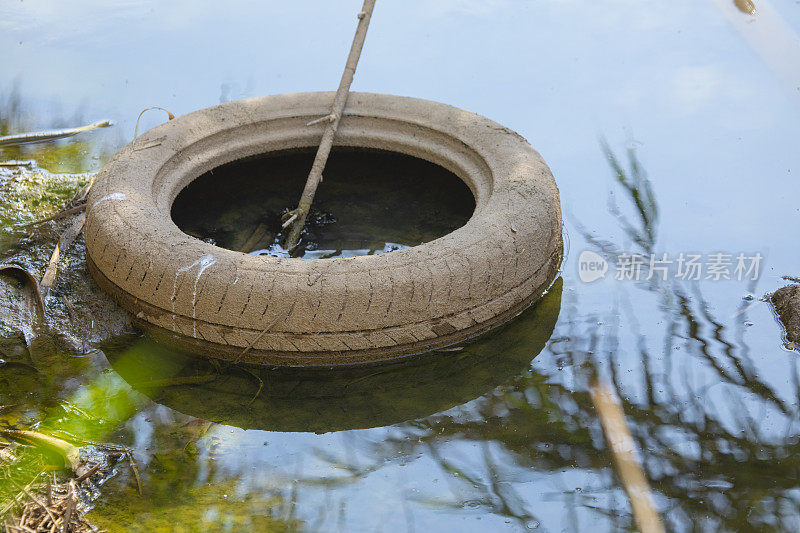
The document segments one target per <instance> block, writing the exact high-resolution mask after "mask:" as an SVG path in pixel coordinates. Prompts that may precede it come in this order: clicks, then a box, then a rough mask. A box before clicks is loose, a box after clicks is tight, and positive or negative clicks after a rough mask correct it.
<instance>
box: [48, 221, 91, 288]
mask: <svg viewBox="0 0 800 533" xmlns="http://www.w3.org/2000/svg"><path fill="white" fill-rule="evenodd" d="M85 221H86V213H81V214H80V215H78V216H77V217H76V218H75V220H74V221H73V222H72V225H71V226H70V227H68V228H67V231H65V232H64V234H63V235H62V236H61V239H59V241H58V244H56V249H55V250H53V255H51V256H50V263H49V264H48V265H47V270H45V272H44V276H42V281H41V282H39V287H40V289H41V291H42V298H47V294H48V293H49V292H50V288H51V287H52V286H53V285H54V284H55V282H56V273H57V270H58V262H59V260H60V259H61V254H64V253H66V252H67V250H69V248H70V246H72V242H73V241H74V240H75V238H76V237H77V236H78V234H79V233H80V232H81V230H82V229H83V224H84V222H85Z"/></svg>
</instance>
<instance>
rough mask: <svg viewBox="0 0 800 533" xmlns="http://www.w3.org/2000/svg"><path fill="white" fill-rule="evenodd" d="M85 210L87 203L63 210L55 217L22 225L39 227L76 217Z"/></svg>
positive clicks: (51, 216)
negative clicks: (72, 216) (52, 221)
mask: <svg viewBox="0 0 800 533" xmlns="http://www.w3.org/2000/svg"><path fill="white" fill-rule="evenodd" d="M84 209H86V204H85V203H83V204H80V205H76V206H73V207H67V208H65V209H62V210H61V211H59V212H58V213H56V214H54V215H50V216H49V217H46V218H42V219H39V220H34V221H33V222H26V223H25V224H21V226H22V227H23V228H24V227H28V226H38V225H40V224H44V223H45V222H50V221H51V220H59V219H62V218H66V217H68V216H70V215H74V214H75V213H80V212H81V211H83V210H84Z"/></svg>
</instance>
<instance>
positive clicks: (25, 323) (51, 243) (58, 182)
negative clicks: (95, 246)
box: [0, 165, 133, 360]
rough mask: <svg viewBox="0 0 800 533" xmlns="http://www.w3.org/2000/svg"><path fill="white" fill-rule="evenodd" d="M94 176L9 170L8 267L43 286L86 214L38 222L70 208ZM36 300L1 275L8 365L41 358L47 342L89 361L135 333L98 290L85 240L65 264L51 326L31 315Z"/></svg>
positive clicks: (5, 176)
mask: <svg viewBox="0 0 800 533" xmlns="http://www.w3.org/2000/svg"><path fill="white" fill-rule="evenodd" d="M91 177H92V175H91V174H89V173H80V174H54V173H50V172H48V171H46V170H44V169H41V168H38V167H36V166H35V165H32V167H31V168H27V167H22V168H16V169H2V172H0V227H1V228H2V229H1V230H0V249H2V250H3V253H2V255H1V256H0V264H4V265H13V266H17V267H20V268H22V269H24V270H25V271H27V272H28V273H30V274H31V276H32V277H33V278H35V279H41V278H42V276H43V275H44V273H45V271H46V270H47V266H48V263H49V261H50V257H51V255H52V253H53V250H54V249H55V248H56V244H57V243H58V241H59V238H60V236H61V235H62V234H63V233H64V232H65V231H66V230H67V229H68V228H69V227H70V225H71V224H72V221H73V218H74V217H75V216H78V214H77V213H76V214H75V215H72V216H67V217H64V218H61V219H59V220H54V221H49V222H44V223H42V224H35V221H37V220H42V219H44V218H47V217H48V216H50V215H52V214H53V213H55V212H57V211H58V210H59V209H61V208H62V207H63V206H64V205H67V204H68V202H70V200H71V199H72V198H73V196H74V195H75V194H76V191H78V190H80V189H81V188H82V187H83V186H84V185H86V183H87V182H88V181H89V180H90V179H91ZM3 274H6V272H4V273H3ZM28 293H29V291H28V288H27V287H26V286H25V284H24V283H22V282H20V280H19V279H16V278H15V277H13V276H9V275H0V359H5V360H15V359H20V358H26V357H30V358H34V359H35V355H34V354H33V353H28V352H29V351H31V350H34V351H35V348H36V347H37V346H38V344H40V343H41V342H45V341H46V342H47V343H50V344H52V343H56V344H59V345H63V346H59V349H61V350H64V351H66V352H71V353H74V354H83V353H87V352H89V351H92V350H93V349H94V347H95V346H96V345H97V343H100V342H102V341H105V340H107V339H108V338H110V337H112V336H114V335H119V334H121V333H124V332H126V331H132V329H133V327H132V325H131V322H130V320H129V317H128V315H127V314H126V313H125V312H124V311H123V310H122V309H121V308H119V307H118V306H117V304H116V303H115V302H114V301H113V300H111V299H110V298H109V297H107V296H106V295H105V294H103V293H102V292H100V291H99V290H98V288H97V286H96V285H95V283H94V280H93V279H92V278H91V276H90V275H89V272H88V270H87V267H86V250H85V246H84V241H83V235H79V236H78V238H77V239H76V240H75V242H74V244H73V245H72V246H71V247H70V249H69V250H68V251H67V252H66V253H65V254H63V256H62V257H61V258H60V260H59V261H58V267H57V270H56V278H55V283H54V285H53V287H52V289H51V290H50V291H49V294H48V295H47V297H46V298H45V300H44V315H45V320H44V321H43V323H37V321H36V320H35V317H33V316H31V313H30V312H27V310H26V309H27V308H28V307H29V302H28V301H27V300H28V299H29V298H30V296H29V294H28ZM45 333H46V334H45Z"/></svg>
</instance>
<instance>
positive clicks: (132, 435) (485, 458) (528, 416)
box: [0, 0, 800, 531]
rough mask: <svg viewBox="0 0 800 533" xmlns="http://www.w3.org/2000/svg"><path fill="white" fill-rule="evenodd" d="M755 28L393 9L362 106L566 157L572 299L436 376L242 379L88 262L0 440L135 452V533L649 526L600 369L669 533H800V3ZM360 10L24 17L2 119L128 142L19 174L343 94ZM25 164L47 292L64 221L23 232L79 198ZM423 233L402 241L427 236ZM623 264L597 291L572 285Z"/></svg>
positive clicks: (22, 344) (432, 368)
mask: <svg viewBox="0 0 800 533" xmlns="http://www.w3.org/2000/svg"><path fill="white" fill-rule="evenodd" d="M743 5H745V3H743V2H733V1H726V0H703V1H700V2H698V1H696V0H692V1H690V0H677V1H673V2H627V1H622V0H620V1H613V2H610V3H609V2H603V3H597V2H589V1H587V0H570V1H565V2H548V1H542V2H524V3H523V2H506V1H503V0H498V1H487V2H473V1H470V0H447V1H441V2H436V3H435V5H431V3H428V2H418V1H414V2H403V3H384V4H382V3H380V2H378V7H377V9H376V13H375V17H374V20H373V23H372V27H371V29H370V34H369V37H368V39H367V45H366V48H365V51H364V56H363V59H362V62H361V64H360V65H359V71H358V75H357V77H356V82H355V85H354V90H365V91H374V92H386V93H394V94H404V95H410V96H418V97H422V98H429V99H433V100H438V101H443V102H446V103H449V104H453V105H456V106H459V107H463V108H466V109H469V110H472V111H475V112H478V113H480V114H483V115H486V116H488V117H490V118H492V119H494V120H496V121H498V122H500V123H502V124H504V125H506V126H508V127H510V128H512V129H514V130H516V131H518V132H520V133H521V134H522V135H523V136H525V137H526V138H527V139H528V140H529V141H530V142H531V143H532V144H533V146H534V147H536V148H537V149H538V150H540V152H541V153H542V155H543V156H544V158H545V159H546V161H547V162H548V164H549V165H550V166H551V168H552V170H553V173H554V175H555V176H556V180H557V183H558V185H559V188H560V191H561V197H562V205H563V209H564V218H565V234H566V235H567V238H568V241H569V248H570V250H569V254H568V256H567V258H566V260H565V263H564V271H563V276H562V279H561V280H560V281H559V282H558V283H557V284H556V286H554V288H553V290H552V291H551V292H550V294H548V296H547V297H546V298H545V299H544V300H543V301H542V302H541V303H540V304H538V305H537V306H536V307H534V308H532V309H530V310H529V311H527V312H526V313H525V314H523V315H522V316H520V317H519V318H518V319H517V320H515V321H513V322H512V323H510V324H507V325H506V326H505V327H504V328H502V329H500V330H498V331H496V332H493V333H492V334H490V335H489V336H487V337H485V338H481V339H478V340H476V341H475V342H473V343H470V344H468V345H466V346H465V347H464V348H463V349H462V350H460V351H455V352H440V353H437V354H432V357H430V358H426V359H424V360H421V361H418V362H417V364H415V365H412V366H407V367H406V366H404V367H392V368H386V369H380V370H377V369H373V370H372V371H371V372H364V371H361V372H355V373H336V374H328V375H324V376H314V375H307V374H306V375H296V374H289V373H285V372H277V371H271V370H262V371H245V370H238V369H237V370H231V371H227V372H222V373H220V370H219V369H218V368H215V367H214V366H213V365H211V364H210V363H205V362H198V361H197V360H194V359H188V358H186V357H185V356H183V355H181V354H174V353H170V352H167V351H165V350H164V349H163V348H161V347H159V346H157V345H154V344H152V343H150V342H149V341H147V340H146V339H142V338H140V337H139V336H138V335H136V334H135V333H132V332H131V333H129V334H127V335H124V336H115V335H110V334H111V333H120V332H124V331H126V330H127V329H128V328H127V326H126V325H125V324H124V320H121V319H119V317H118V315H117V314H115V311H114V310H113V309H110V308H109V307H107V306H106V304H105V303H103V302H100V301H97V300H95V299H93V297H92V295H91V287H90V286H89V285H88V284H87V283H86V282H85V281H83V280H85V279H86V278H85V275H86V273H85V264H83V263H82V262H81V261H82V260H81V257H82V255H81V254H82V248H81V245H80V243H79V244H78V246H77V247H76V248H75V249H74V250H73V251H72V252H70V254H69V256H68V258H67V259H68V262H69V265H71V267H72V268H67V269H64V272H65V275H64V276H63V277H60V278H59V279H60V281H59V283H58V284H57V285H56V286H55V287H54V288H53V291H54V292H53V294H52V295H51V297H50V298H49V299H48V309H49V313H50V314H51V315H52V316H53V327H52V328H51V330H50V331H43V332H39V335H38V336H36V337H35V338H34V339H33V340H31V341H30V342H29V344H30V346H27V345H26V341H25V339H24V338H23V337H24V336H22V337H21V336H20V335H17V334H15V333H14V332H13V331H11V330H13V329H14V326H15V325H14V324H9V323H4V324H3V326H4V331H3V336H4V337H3V338H4V341H3V344H2V346H0V350H1V351H2V355H0V359H3V360H4V361H5V363H0V428H4V427H18V428H34V429H40V430H42V431H52V432H55V433H56V434H58V435H62V436H64V437H68V436H71V438H74V439H82V440H92V441H104V442H114V443H117V444H121V445H126V446H130V447H131V448H132V449H133V452H134V458H135V460H136V463H137V464H138V465H139V471H140V477H141V486H142V494H141V495H139V494H138V493H137V488H136V487H137V483H136V480H135V476H134V475H133V473H132V471H131V470H130V469H129V468H124V467H123V466H118V468H117V471H116V474H115V475H114V476H113V477H111V478H110V479H109V480H108V481H107V482H106V483H105V485H104V486H103V487H102V490H101V491H100V494H99V496H98V497H97V499H96V500H95V501H94V506H95V507H94V509H93V510H92V511H91V512H90V513H89V515H88V517H89V519H90V520H92V521H93V522H94V523H95V524H97V525H98V526H100V527H103V528H107V529H109V530H111V531H117V530H141V531H152V530H180V529H183V530H186V531H194V530H217V529H219V530H231V531H248V530H295V529H297V530H309V531H336V530H343V531H395V530H408V531H430V530H442V531H451V530H458V531H503V530H509V531H515V530H526V529H531V530H541V531H564V530H567V531H581V530H584V529H586V528H589V527H591V528H594V529H597V530H618V529H630V528H633V527H634V525H633V524H634V522H633V517H632V512H631V507H630V504H629V502H628V499H627V496H626V493H625V491H624V488H623V485H622V484H621V483H620V479H619V477H618V475H617V473H616V472H617V471H616V470H615V467H614V461H613V457H612V455H611V453H610V452H609V450H608V447H607V445H606V441H605V440H604V434H603V430H602V427H601V424H600V421H599V419H598V415H597V411H596V409H595V407H594V404H593V402H592V399H591V395H590V386H589V383H590V380H591V379H592V378H593V377H594V376H596V375H599V376H601V377H602V379H604V380H606V381H607V382H609V383H611V384H612V386H613V388H614V389H615V390H616V392H617V394H618V395H619V397H620V398H621V401H622V407H623V408H624V411H625V414H626V416H627V421H628V424H629V426H630V430H631V433H632V435H633V438H634V440H635V442H636V444H637V446H638V448H639V451H640V455H641V457H642V463H643V465H644V472H645V474H646V476H647V479H648V480H649V483H650V486H651V488H652V491H653V494H654V499H655V503H656V507H657V508H658V510H659V511H660V512H661V516H662V518H663V520H664V523H665V525H666V527H667V528H668V529H671V530H678V531H686V530H693V529H700V530H785V531H796V530H798V529H800V486H798V479H800V463H798V459H797V457H800V448H799V447H800V434H799V433H798V431H799V430H800V428H799V427H798V426H800V419H799V418H798V413H800V411H799V409H800V405H799V404H800V374H799V373H798V369H797V352H796V351H789V350H786V349H784V347H783V343H782V332H781V330H780V326H779V325H778V323H777V322H776V321H775V319H774V317H773V315H772V312H771V310H770V307H769V306H768V304H766V303H764V302H763V301H761V297H762V296H763V295H765V294H767V293H768V292H770V291H773V290H775V289H776V288H778V287H780V286H782V285H784V284H785V283H786V282H785V281H784V280H783V279H782V276H787V275H793V276H798V275H800V248H799V247H798V246H797V224H798V217H800V207H798V203H797V181H796V178H795V176H796V174H797V173H798V172H800V151H799V150H797V139H798V138H800V96H798V94H800V93H798V91H797V86H798V84H799V83H798V82H797V76H798V75H797V73H798V72H800V62H799V61H798V58H799V57H800V44H798V42H799V41H798V39H797V32H798V31H800V7H798V5H797V4H796V3H794V2H790V1H788V0H773V1H772V2H766V1H756V2H755V4H754V5H755V12H754V13H753V14H749V13H748V11H749V9H742V6H743ZM359 7H360V2H347V3H341V2H336V3H326V4H325V5H322V6H321V5H319V3H317V2H311V1H303V2H292V3H278V2H266V3H259V4H249V3H241V4H239V3H236V2H234V3H224V4H208V5H206V4H203V5H202V7H199V5H198V4H196V3H195V2H176V3H161V2H150V1H147V0H143V1H141V2H129V3H122V4H116V5H113V4H105V3H96V2H88V1H87V2H78V3H75V2H72V3H58V2H49V3H37V4H34V3H30V2H24V3H22V2H20V3H9V4H7V5H3V6H0V44H1V45H2V47H3V50H4V51H5V52H6V54H4V60H3V62H0V80H5V81H4V82H3V81H0V92H2V94H3V96H2V98H1V99H0V102H2V107H0V116H1V117H2V119H3V120H0V124H1V125H2V127H3V128H6V129H8V128H11V129H29V128H37V127H39V128H43V127H57V126H66V125H77V123H78V122H82V121H83V120H84V119H85V122H90V121H94V120H98V119H101V118H111V119H113V120H115V122H116V126H115V127H114V128H110V129H108V130H102V131H98V132H96V133H95V134H90V135H88V136H86V137H81V138H77V139H76V140H75V141H70V142H65V143H61V144H58V145H57V146H56V148H55V149H53V148H51V147H39V148H37V150H36V151H35V153H30V154H27V155H26V154H24V153H23V154H18V153H15V152H13V153H12V152H9V151H6V152H3V153H2V159H4V160H5V159H7V158H16V157H18V156H23V157H26V156H31V157H36V158H37V159H39V160H40V164H41V165H42V166H45V167H46V168H48V169H49V170H51V171H53V172H78V171H91V170H96V169H97V168H98V167H99V165H101V164H102V162H103V160H104V159H105V158H106V157H107V156H108V154H109V153H111V152H113V150H114V149H116V148H117V147H119V146H120V145H121V144H123V143H124V142H126V141H128V140H129V139H130V138H131V136H132V134H133V127H134V123H135V119H136V116H137V114H138V113H139V111H140V110H141V109H143V108H145V107H147V106H150V105H161V106H163V107H166V108H168V109H170V110H171V111H172V112H174V113H176V114H183V113H186V112H189V111H192V110H194V109H198V108H202V107H206V106H209V105H214V104H216V103H218V102H219V101H224V100H231V99H237V98H241V97H246V96H256V95H261V94H271V93H281V92H293V91H306V90H318V89H331V88H333V87H334V86H335V84H336V81H337V80H338V77H339V74H340V68H341V64H342V62H343V59H344V57H345V55H346V51H347V47H348V46H349V41H350V38H351V31H352V28H353V14H354V13H355V12H356V11H357V10H358V9H359ZM298 34H302V38H299V39H298ZM209 36H213V37H214V38H213V39H209V38H208V37H209ZM287 43H292V44H291V46H289V45H288V44H287ZM14 80H16V81H14ZM15 87H16V89H15ZM14 91H16V94H17V95H18V97H17V98H16V99H15V98H14V97H13V94H15V93H14ZM162 119H163V117H161V116H159V115H157V114H156V113H155V112H149V113H148V114H145V116H144V117H143V123H142V125H143V126H144V127H149V126H152V125H154V124H156V123H157V122H158V121H160V120H162ZM2 172H3V173H2V174H0V204H2V211H0V219H1V220H2V232H1V233H0V260H2V261H3V262H16V263H18V264H22V265H23V266H26V267H28V268H30V269H31V270H33V271H35V272H36V273H37V274H39V275H41V274H42V272H43V270H44V267H45V266H46V262H47V258H48V257H49V253H50V252H51V251H52V247H53V246H54V245H55V241H56V239H57V232H58V231H59V230H61V229H63V223H62V225H61V226H59V225H56V226H54V227H53V230H52V231H50V232H49V233H48V232H47V231H45V232H43V233H36V234H35V235H32V236H31V235H29V234H30V230H29V229H27V228H22V227H20V226H19V224H20V223H22V222H27V221H29V220H32V219H35V218H38V217H40V216H44V215H46V214H47V213H49V212H52V211H53V210H54V209H57V208H58V207H59V206H60V205H62V204H63V203H65V202H66V201H68V200H69V198H70V197H71V196H72V193H73V191H74V190H75V189H77V188H79V187H80V184H81V183H82V182H83V181H84V180H85V179H86V178H85V176H84V177H81V176H82V175H78V176H75V175H69V176H65V175H64V174H54V175H50V176H47V175H45V174H42V173H40V174H35V175H34V176H31V175H30V174H17V173H15V172H16V171H13V170H8V169H3V170H2ZM23 182H25V183H23ZM23 184H26V185H29V187H28V188H27V189H26V187H22V185H23ZM23 190H31V191H33V192H32V193H28V194H27V195H24V194H21V193H19V191H23ZM324 191H325V182H323V184H322V186H321V188H320V194H323V193H324ZM383 200H386V199H385V198H384V199H383ZM374 205H375V206H376V207H378V206H380V205H384V206H387V205H389V204H388V203H386V204H381V203H380V202H376V204H374ZM335 207H336V206H335V205H334V206H332V207H329V208H328V211H331V212H332V213H333V214H334V215H336V213H335V210H336V209H334V208H335ZM400 208H403V209H410V208H408V207H407V206H400ZM265 209H266V208H265ZM271 209H279V208H272V207H270V208H269V209H267V210H271ZM265 213H266V210H265ZM371 213H373V214H374V215H375V219H374V220H373V222H374V223H380V221H381V220H385V219H383V218H382V217H380V216H379V215H378V214H377V212H376V211H372V212H371ZM467 216H468V215H467ZM252 222H256V221H255V220H253V221H252ZM417 222H419V219H418V218H416V217H414V216H406V217H400V219H399V220H397V224H395V223H394V221H393V223H392V225H391V226H390V227H388V228H387V229H392V230H397V231H399V232H400V233H403V232H406V233H405V235H408V234H410V233H411V231H412V229H413V228H414V227H415V224H416V223H417ZM256 225H257V223H256ZM334 226H335V224H334V225H332V226H331V228H333V227H334ZM212 229H213V228H212ZM417 230H419V228H417ZM424 230H425V231H431V232H432V234H436V233H437V232H439V231H441V228H436V227H427V229H424ZM207 236H211V237H213V238H219V239H221V240H223V239H224V238H228V237H226V236H225V235H221V234H219V235H217V236H213V235H210V234H209V235H207ZM380 238H382V239H383V242H384V243H386V242H394V243H400V244H413V242H409V243H404V242H402V239H401V236H394V235H392V236H390V234H389V233H386V234H384V235H381V236H380ZM415 238H419V239H426V238H427V237H425V236H424V235H417V237H415ZM230 246H235V244H233V243H231V244H230ZM358 248H362V246H361V245H358ZM363 248H365V249H366V248H369V249H372V248H375V249H377V248H379V245H378V244H377V243H369V244H368V245H364V246H363ZM586 252H593V253H594V254H597V256H594V255H592V254H588V253H586ZM633 254H641V255H637V256H636V257H637V258H638V259H636V260H634V259H633V257H634V255H633ZM664 254H667V255H666V257H665V256H664ZM681 254H683V255H681ZM695 254H697V255H699V256H700V257H699V258H698V259H697V261H695V264H700V265H701V267H702V269H703V270H702V272H700V273H699V275H697V276H695V273H696V272H687V262H688V260H689V259H690V256H693V255H695ZM716 254H722V256H717V255H716ZM740 255H741V260H742V262H743V264H742V266H743V268H742V269H737V267H738V266H739V259H738V258H739V256H740ZM651 256H653V257H652V259H653V263H652V267H654V268H652V269H651V263H650V261H651ZM598 257H599V259H598ZM757 257H760V258H761V259H760V260H759V261H758V262H757V265H758V267H759V271H758V274H757V275H755V272H754V271H753V270H752V269H750V268H749V267H752V266H753V262H754V260H753V258H757ZM581 258H583V261H582V260H581ZM601 260H602V261H606V265H607V267H608V270H607V272H606V273H605V276H604V277H599V278H598V279H595V280H591V278H592V277H594V276H592V275H590V272H589V270H588V268H587V269H584V271H583V272H581V271H579V264H580V263H582V262H583V263H584V264H585V265H589V264H590V263H592V264H593V263H597V264H598V265H602V261H601ZM668 261H672V263H667V262H668ZM637 265H638V266H637ZM659 268H661V269H659ZM679 268H680V269H682V270H680V271H679V270H678V269H679ZM82 269H83V270H82ZM725 273H727V275H725ZM581 274H583V275H581ZM651 274H652V275H651ZM717 274H719V275H717ZM637 277H638V280H637V279H635V278H637ZM648 277H649V279H647V278H648ZM696 277H697V278H698V279H694V278H696ZM726 277H727V278H730V279H726ZM618 278H619V279H618ZM717 278H719V279H717ZM753 278H755V279H753ZM3 290H6V291H13V290H16V289H15V288H14V287H10V288H8V289H5V288H4V289H3ZM3 294H5V293H3ZM66 301H69V305H68V304H67V303H65V302H66ZM73 312H77V313H78V314H79V315H80V316H77V318H75V317H73V318H70V317H71V316H72V315H71V313H73ZM109 321H114V324H113V327H110V326H109ZM74 324H81V325H82V324H89V325H90V326H91V325H92V324H94V328H91V327H90V328H89V331H83V330H82V329H81V328H72V329H70V328H71V327H72V325H74ZM63 330H67V333H68V334H67V335H64V334H62V333H61V332H62V331H63ZM101 330H102V331H101ZM106 330H107V331H108V334H106ZM86 335H89V336H90V337H91V338H90V340H89V342H88V343H87V344H85V345H84V344H82V343H81V342H80V339H82V338H83V337H85V336H86ZM92 335H93V337H92ZM109 337H110V338H109ZM103 339H105V342H104V343H102V344H97V343H98V342H99V341H100V340H103ZM166 378H182V379H183V383H184V384H183V385H180V386H165V382H164V381H163V380H164V379H166ZM6 489H8V490H10V489H9V487H4V488H3V490H6ZM3 494H7V492H4V493H3Z"/></svg>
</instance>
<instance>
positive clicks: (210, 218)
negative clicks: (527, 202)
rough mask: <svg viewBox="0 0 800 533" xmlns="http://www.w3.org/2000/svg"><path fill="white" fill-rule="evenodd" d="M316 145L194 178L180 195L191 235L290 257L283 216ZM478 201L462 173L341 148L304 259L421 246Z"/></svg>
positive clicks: (183, 224)
mask: <svg viewBox="0 0 800 533" xmlns="http://www.w3.org/2000/svg"><path fill="white" fill-rule="evenodd" d="M313 158H314V151H313V149H300V150H290V151H282V152H272V153H267V154H262V155H258V156H254V157H249V158H246V159H242V160H238V161H234V162H231V163H228V164H225V165H222V166H220V167H217V168H215V169H213V170H212V171H209V172H207V173H205V174H203V175H201V176H199V177H198V178H197V179H195V180H194V181H192V182H191V183H190V184H189V185H188V186H187V187H185V188H184V189H183V190H182V191H181V192H180V193H179V194H178V196H177V198H176V199H175V202H174V203H173V206H172V219H173V221H174V222H175V224H176V225H177V226H178V227H179V228H180V229H181V231H183V232H184V233H186V234H188V235H190V236H193V237H196V238H198V239H201V240H203V241H206V242H208V243H211V244H214V245H216V246H220V247H222V248H227V249H230V250H237V251H243V252H247V253H251V254H254V255H265V256H274V257H288V256H289V255H288V253H287V251H285V250H284V249H283V248H281V246H280V244H279V243H280V242H283V233H282V230H281V215H282V214H283V212H284V210H285V209H286V208H288V207H289V206H293V205H294V204H296V202H297V198H299V196H300V192H301V191H302V189H303V184H304V183H305V179H306V177H307V174H308V170H309V168H310V167H311V163H312V161H313ZM474 210H475V199H474V197H473V196H472V193H471V192H470V190H469V188H468V187H467V186H466V184H465V183H464V182H463V181H462V180H461V179H459V178H458V177H457V176H456V175H455V174H453V173H451V172H449V171H448V170H446V169H444V168H442V167H440V166H438V165H435V164H433V163H430V162H428V161H425V160H422V159H419V158H416V157H412V156H409V155H405V154H401V153H397V152H388V151H382V150H367V149H353V148H334V150H333V152H332V153H331V156H330V159H329V161H328V165H327V168H326V171H325V174H324V181H323V182H322V184H321V185H320V188H319V190H318V193H317V197H316V199H315V202H314V209H312V213H311V215H310V216H309V223H307V224H306V229H305V230H304V234H303V238H302V240H301V243H300V246H298V248H297V250H295V255H296V256H297V257H304V258H315V259H323V258H330V257H353V256H358V255H371V254H377V253H387V252H392V251H395V250H399V249H403V248H408V247H411V246H418V245H420V244H423V243H425V242H429V241H432V240H434V239H437V238H439V237H442V236H444V235H446V234H448V233H451V232H453V231H455V230H456V229H458V228H460V227H462V226H464V225H465V224H466V223H467V221H468V220H469V218H470V217H471V216H472V213H473V212H474Z"/></svg>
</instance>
